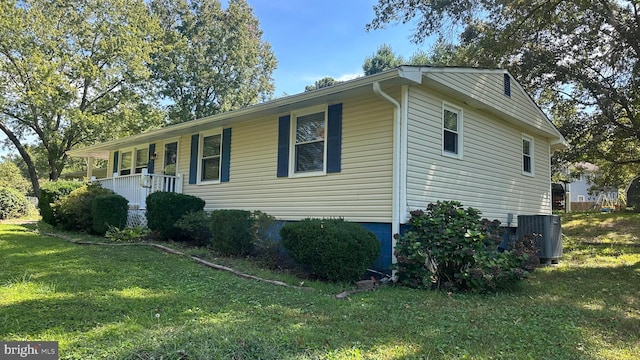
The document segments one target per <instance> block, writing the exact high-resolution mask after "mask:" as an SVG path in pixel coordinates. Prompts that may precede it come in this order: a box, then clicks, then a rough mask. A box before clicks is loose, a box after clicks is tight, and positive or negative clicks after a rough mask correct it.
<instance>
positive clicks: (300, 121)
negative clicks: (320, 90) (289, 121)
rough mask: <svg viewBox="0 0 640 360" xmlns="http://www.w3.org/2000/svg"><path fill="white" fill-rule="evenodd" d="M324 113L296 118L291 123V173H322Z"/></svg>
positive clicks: (323, 160) (323, 159) (323, 161)
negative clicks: (293, 138)
mask: <svg viewBox="0 0 640 360" xmlns="http://www.w3.org/2000/svg"><path fill="white" fill-rule="evenodd" d="M325 124H326V119H325V112H324V111H322V112H314V113H311V114H305V115H302V116H297V117H295V118H294V121H293V130H294V132H295V143H294V144H293V146H294V149H293V172H294V173H296V174H298V173H312V172H324V164H325V144H326V142H325V132H326V126H325Z"/></svg>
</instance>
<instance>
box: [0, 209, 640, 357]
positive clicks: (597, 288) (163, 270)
mask: <svg viewBox="0 0 640 360" xmlns="http://www.w3.org/2000/svg"><path fill="white" fill-rule="evenodd" d="M563 217H564V218H563V228H564V233H565V236H566V239H565V256H564V258H563V260H562V261H561V262H560V264H559V265H558V266H554V267H545V268H542V269H540V270H539V271H536V273H534V274H533V275H532V276H531V278H530V279H529V280H527V281H525V282H523V283H521V284H520V285H519V286H517V287H515V288H513V289H511V290H509V291H506V292H502V293H499V294H489V295H473V294H450V295H449V294H446V293H442V292H428V291H427V292H425V291H416V290H410V289H403V288H394V287H387V288H380V289H378V290H376V291H372V292H366V293H359V294H355V295H352V296H351V297H349V298H348V299H347V300H336V299H335V297H334V295H335V294H337V293H339V292H341V291H342V290H344V287H343V286H340V285H331V284H319V283H314V282H307V283H306V285H308V286H311V287H313V288H314V289H315V290H314V291H302V290H298V289H292V288H284V287H279V286H275V285H271V284H267V283H261V282H257V281H251V280H245V279H241V278H238V277H235V276H233V275H231V274H228V273H225V272H221V271H216V270H212V269H208V268H205V267H203V266H200V265H197V264H195V263H194V262H193V261H191V260H189V259H187V258H184V257H178V256H175V255H170V254H166V253H163V252H160V251H158V250H156V249H153V248H147V247H137V246H127V247H100V246H86V245H84V246H83V245H76V244H71V243H69V242H67V241H64V240H61V239H57V238H52V237H47V236H41V235H38V234H37V233H35V232H34V229H35V225H29V226H20V225H6V224H5V225H0V339H2V340H53V341H59V342H60V358H61V359H402V360H405V359H460V358H463V359H464V358H468V359H633V358H637V356H638V355H637V354H640V285H639V284H640V240H639V239H638V238H637V236H638V234H640V216H639V215H634V214H623V215H617V214H603V215H601V214H596V215H585V214H576V215H571V216H563ZM196 252H197V251H196ZM224 261H225V264H226V265H232V266H233V265H234V264H235V265H237V266H238V267H242V268H243V269H244V270H245V271H251V270H252V269H253V267H252V266H251V265H250V264H246V263H243V262H241V261H235V262H234V261H231V260H229V259H224ZM256 275H258V274H256ZM259 276H262V277H270V278H272V279H277V280H283V281H287V282H289V283H291V282H295V281H296V280H295V279H291V278H290V277H289V276H287V275H282V274H280V273H270V272H267V271H264V270H261V273H260V274H259Z"/></svg>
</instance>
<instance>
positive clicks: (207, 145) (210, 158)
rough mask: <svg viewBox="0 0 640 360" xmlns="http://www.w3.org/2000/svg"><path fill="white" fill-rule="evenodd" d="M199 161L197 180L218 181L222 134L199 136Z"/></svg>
mask: <svg viewBox="0 0 640 360" xmlns="http://www.w3.org/2000/svg"><path fill="white" fill-rule="evenodd" d="M199 148H200V149H201V150H200V156H199V157H200V161H199V162H198V165H199V166H198V174H199V176H198V180H199V181H200V182H208V181H220V160H221V155H222V134H220V133H219V132H217V133H214V134H204V135H202V136H201V137H200V146H199Z"/></svg>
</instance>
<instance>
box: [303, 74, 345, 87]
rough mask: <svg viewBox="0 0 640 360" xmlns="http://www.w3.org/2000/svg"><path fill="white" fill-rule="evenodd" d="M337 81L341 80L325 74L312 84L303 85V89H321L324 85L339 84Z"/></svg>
mask: <svg viewBox="0 0 640 360" xmlns="http://www.w3.org/2000/svg"><path fill="white" fill-rule="evenodd" d="M339 83H341V81H337V80H336V79H334V78H332V77H331V76H326V77H323V78H322V79H320V80H316V82H315V83H314V84H313V85H307V86H305V88H304V91H313V90H318V89H322V88H324V87H327V86H332V85H335V84H339Z"/></svg>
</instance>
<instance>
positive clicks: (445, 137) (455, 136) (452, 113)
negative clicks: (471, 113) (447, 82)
mask: <svg viewBox="0 0 640 360" xmlns="http://www.w3.org/2000/svg"><path fill="white" fill-rule="evenodd" d="M442 155H445V156H451V157H455V158H462V109H460V108H456V107H453V106H450V105H448V104H444V105H443V107H442Z"/></svg>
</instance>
